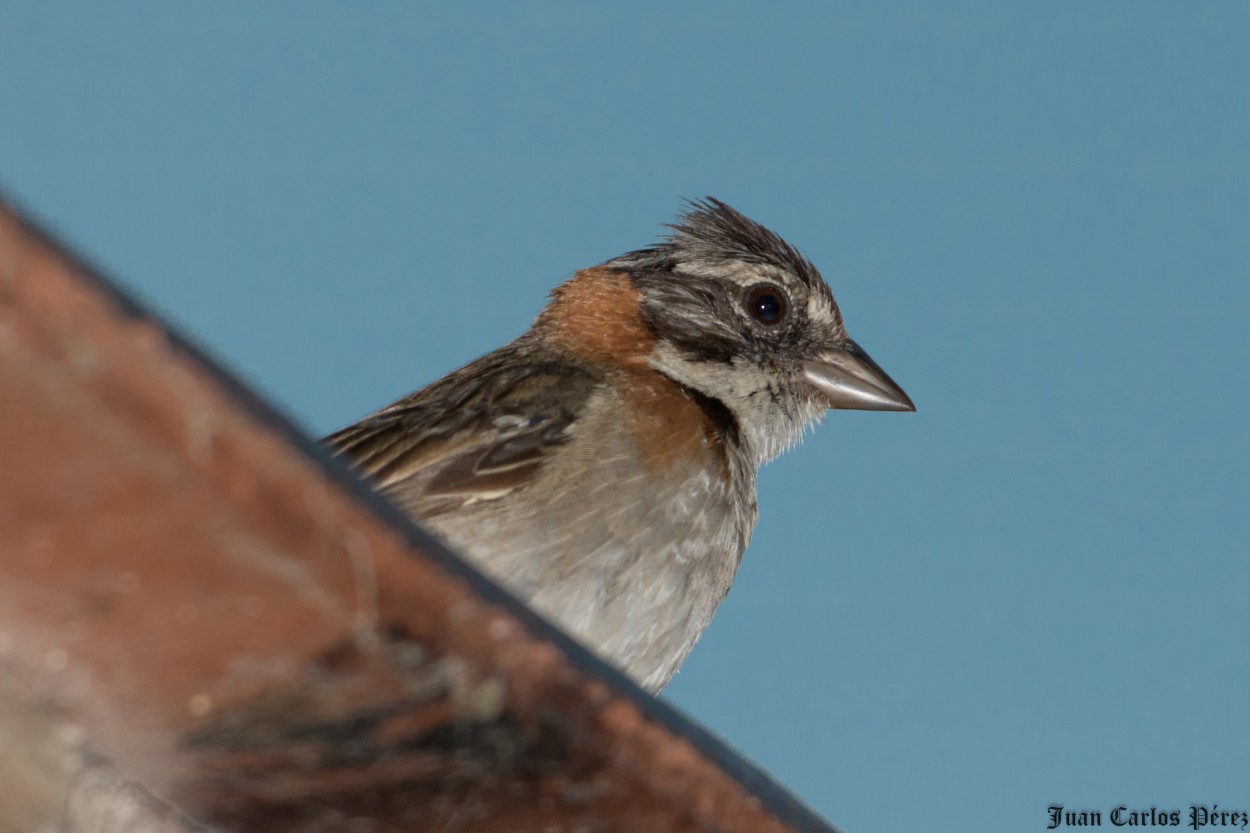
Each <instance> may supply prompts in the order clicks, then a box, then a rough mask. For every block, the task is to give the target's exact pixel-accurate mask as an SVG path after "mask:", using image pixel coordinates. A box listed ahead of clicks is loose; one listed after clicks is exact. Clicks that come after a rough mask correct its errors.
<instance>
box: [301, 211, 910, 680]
mask: <svg viewBox="0 0 1250 833" xmlns="http://www.w3.org/2000/svg"><path fill="white" fill-rule="evenodd" d="M666 229H667V230H666V232H665V233H664V234H663V235H662V236H661V238H660V239H659V241H658V242H656V243H655V244H653V245H651V246H648V247H646V248H642V249H638V250H636V251H631V252H629V253H626V254H623V255H620V256H619V257H615V258H613V259H611V260H608V261H605V262H603V263H601V264H599V265H598V266H593V267H590V268H585V269H581V270H579V271H576V272H574V273H573V274H572V277H571V278H569V279H568V280H566V281H565V282H563V283H561V284H560V285H559V286H557V287H556V288H555V289H554V290H552V292H551V294H550V299H549V302H548V303H547V305H546V306H545V307H544V308H543V309H542V310H541V312H540V313H539V314H538V316H537V318H536V319H535V320H534V322H533V324H532V326H531V327H530V329H529V330H528V331H526V332H525V333H523V334H522V335H520V336H519V337H518V338H516V339H515V340H514V341H512V342H511V343H509V344H507V345H505V346H503V347H500V348H499V349H497V350H495V351H494V352H491V353H487V354H486V355H484V356H482V357H481V358H479V359H477V360H475V361H473V362H470V363H469V364H467V365H465V366H464V367H461V368H460V369H458V370H456V371H454V372H452V373H450V374H448V375H447V376H444V377H443V378H441V379H439V380H437V381H435V382H433V383H432V384H430V385H428V386H427V387H425V388H422V389H420V390H418V391H416V392H415V393H411V394H409V395H407V396H404V397H403V398H401V399H399V400H397V401H395V402H394V403H393V404H391V405H388V406H386V407H384V408H382V409H381V410H379V411H377V412H375V413H373V414H371V415H369V416H366V417H364V418H363V419H361V420H360V421H358V422H356V423H353V424H351V425H349V426H347V427H345V428H343V429H341V430H339V431H337V432H335V433H333V434H331V435H329V436H328V437H326V438H325V439H324V442H325V444H326V445H327V446H328V447H329V449H330V450H331V451H332V453H334V454H337V455H339V456H341V458H342V459H344V460H345V461H346V462H347V463H348V464H349V465H350V466H352V467H354V468H355V469H356V470H358V472H359V473H360V474H361V475H363V476H364V477H365V479H366V480H368V481H369V482H370V483H371V485H372V486H373V487H374V488H375V489H376V490H379V491H380V492H382V493H383V494H384V495H386V496H387V497H389V498H390V500H391V501H393V502H394V503H395V504H396V505H397V506H398V507H399V508H400V509H401V510H402V511H403V512H405V513H406V514H408V515H410V516H411V517H412V518H413V519H414V520H415V521H417V522H418V524H419V525H421V526H423V527H424V528H425V529H426V530H428V531H430V532H432V533H433V534H434V535H435V536H436V537H437V538H439V539H441V540H442V541H443V542H445V543H447V544H448V545H450V546H451V547H452V549H453V550H455V551H458V552H459V553H461V554H462V555H463V556H464V557H465V558H466V559H467V560H468V561H469V562H470V563H471V564H473V565H475V566H476V567H478V568H479V569H480V570H481V571H483V572H484V573H486V574H487V575H488V576H490V577H491V578H493V579H494V580H496V581H497V582H499V583H501V584H502V585H503V586H504V587H506V588H507V589H508V590H510V591H511V592H512V593H513V594H514V595H516V596H518V597H519V598H520V599H521V600H523V601H524V602H526V603H527V604H528V605H529V606H530V607H531V608H532V609H534V610H536V611H538V613H539V614H540V615H542V616H545V617H546V618H548V619H549V620H551V621H553V622H554V623H555V624H556V625H558V626H559V627H561V628H562V629H563V630H564V631H565V632H566V633H568V634H570V635H572V636H573V637H574V638H575V639H577V640H578V641H580V642H581V643H582V644H584V645H585V646H586V647H588V648H590V649H591V650H593V651H594V652H596V653H597V654H598V655H599V656H600V657H601V658H603V659H605V660H606V661H608V662H609V663H610V664H612V665H614V666H615V667H616V668H618V669H619V670H621V671H623V672H624V673H625V674H626V676H628V677H630V678H631V679H632V680H633V681H634V682H636V683H637V684H638V685H639V686H641V687H642V688H643V689H644V690H646V691H648V692H652V693H656V692H659V691H660V690H662V689H663V688H664V686H665V685H667V684H668V683H669V681H670V680H671V679H672V678H673V676H674V674H676V673H677V670H678V669H679V668H680V666H681V665H682V663H683V662H685V660H686V658H687V656H688V655H689V654H690V652H691V649H692V648H693V647H694V645H695V643H696V641H697V640H698V639H699V637H700V636H701V635H702V634H703V632H704V630H705V629H706V628H707V627H708V625H709V623H710V622H711V620H712V615H713V613H714V612H715V610H716V608H717V606H718V605H719V604H720V602H721V600H722V599H724V598H725V595H726V593H727V592H728V590H729V587H730V584H731V583H732V582H733V579H734V575H735V573H736V572H737V570H738V566H739V564H740V563H741V561H742V556H743V553H744V552H745V550H746V548H747V544H748V543H749V541H750V539H751V534H752V531H753V529H754V527H755V523H756V519H757V517H758V513H759V510H758V503H757V499H756V478H757V474H758V470H759V468H760V467H761V466H763V465H764V464H765V463H767V462H769V461H770V460H772V459H774V458H775V457H777V456H778V455H779V454H781V453H782V452H783V451H785V450H786V449H788V448H790V447H791V446H794V445H796V444H797V443H798V442H799V441H800V440H801V439H802V437H803V436H804V434H805V433H806V431H807V429H808V428H809V427H810V426H812V425H813V424H814V423H816V422H817V421H819V420H820V419H821V418H822V417H823V416H824V415H825V414H826V412H827V411H829V410H832V409H857V410H870V411H914V410H915V406H914V405H913V403H912V401H911V399H909V398H908V396H907V394H906V393H904V392H903V389H902V388H901V387H899V385H898V384H897V383H895V382H894V381H893V380H892V379H891V378H890V377H889V375H887V374H886V372H885V371H884V370H882V369H881V367H880V366H878V365H877V363H876V362H874V361H873V360H872V359H871V358H870V357H869V355H868V354H867V353H866V352H865V351H864V350H863V349H862V348H861V347H860V346H859V345H858V344H857V343H856V342H855V341H853V340H852V339H851V338H850V336H849V335H848V334H847V329H846V326H845V324H844V322H843V316H842V312H841V310H840V308H839V306H838V304H837V302H836V301H835V300H834V296H833V293H832V292H831V290H830V288H829V286H828V284H827V283H826V282H825V280H824V278H822V277H821V274H820V272H819V271H817V269H816V267H815V266H814V265H813V264H812V262H811V261H810V260H809V259H808V258H807V257H806V256H804V255H803V254H802V253H800V251H799V250H798V249H796V248H794V247H793V246H791V245H790V244H789V243H787V242H786V241H785V240H783V239H782V238H781V237H780V236H778V235H777V234H775V233H774V232H772V231H770V230H769V229H767V228H765V227H764V226H763V225H760V224H759V223H757V222H755V221H753V220H751V219H749V218H748V217H746V216H745V215H743V214H741V213H739V212H738V211H737V210H735V209H734V208H731V207H730V206H729V205H727V204H726V203H724V202H721V201H720V200H717V199H715V198H713V197H705V198H703V199H701V200H691V201H687V202H686V203H685V205H684V207H683V209H682V211H681V213H680V214H679V215H678V217H677V220H676V221H675V222H674V223H671V224H667V226H666Z"/></svg>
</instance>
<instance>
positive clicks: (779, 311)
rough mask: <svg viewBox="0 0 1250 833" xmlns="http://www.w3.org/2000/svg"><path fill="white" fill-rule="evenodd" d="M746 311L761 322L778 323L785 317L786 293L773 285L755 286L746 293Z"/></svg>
mask: <svg viewBox="0 0 1250 833" xmlns="http://www.w3.org/2000/svg"><path fill="white" fill-rule="evenodd" d="M746 305H747V312H749V313H751V317H752V318H754V319H755V320H756V321H758V322H760V323H761V324H768V325H769V326H771V325H773V324H780V323H781V322H782V321H783V320H785V317H786V309H787V304H786V294H785V293H784V292H782V291H781V290H780V289H778V288H777V287H775V286H769V285H767V284H766V285H764V286H757V287H755V288H754V289H752V290H751V291H750V292H748V293H747V300H746Z"/></svg>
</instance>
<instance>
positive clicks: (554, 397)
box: [325, 354, 596, 517]
mask: <svg viewBox="0 0 1250 833" xmlns="http://www.w3.org/2000/svg"><path fill="white" fill-rule="evenodd" d="M595 382H596V380H595V378H594V377H593V376H592V375H591V374H590V373H588V372H586V371H585V370H582V369H580V368H576V367H572V366H569V365H567V364H561V363H547V364H544V363H532V362H518V361H508V360H507V359H506V358H500V357H497V356H495V355H494V354H492V355H491V356H487V357H485V358H483V359H480V360H479V361H477V362H474V363H473V364H471V365H469V366H467V367H465V368H462V369H461V370H459V371H457V372H456V373H453V374H452V375H450V376H448V377H446V378H444V379H442V380H440V381H439V382H436V383H435V384H433V385H431V386H430V387H428V388H425V389H423V390H420V391H418V392H416V393H414V394H412V395H410V396H408V397H405V398H404V399H401V400H399V401H398V402H396V403H395V404H393V405H391V406H389V407H387V408H384V409H383V410H381V411H379V412H377V413H376V414H373V415H372V416H368V417H366V418H364V419H362V420H361V421H360V422H357V423H355V424H353V425H350V426H348V427H346V428H344V429H342V430H340V431H338V432H336V433H334V434H331V435H330V436H329V437H327V438H326V439H325V443H326V444H327V445H328V446H330V448H331V449H332V450H334V451H336V452H337V453H339V454H341V455H343V456H344V457H346V458H347V459H348V460H350V461H351V462H352V463H353V465H355V466H356V467H357V468H358V469H359V470H360V471H361V472H362V473H363V474H364V475H365V476H366V477H368V478H369V479H370V480H372V481H373V483H374V485H375V486H376V487H377V488H378V489H379V490H381V491H383V492H385V493H387V494H389V495H390V496H391V497H393V498H394V499H395V500H396V501H397V502H398V503H399V504H400V506H402V507H403V508H405V509H406V510H408V511H411V512H413V513H415V514H417V515H419V516H422V517H430V516H433V515H437V514H441V513H443V512H447V511H452V510H454V509H457V508H460V507H462V506H465V505H467V504H469V503H476V502H478V501H482V500H490V499H495V498H500V497H503V496H504V495H506V494H509V493H511V492H513V491H515V490H517V489H520V488H523V487H524V486H526V485H527V484H528V483H530V482H531V481H532V480H533V479H534V477H535V475H536V474H537V473H538V471H539V470H540V469H541V468H542V466H543V464H544V463H545V462H546V460H547V459H549V457H550V454H551V452H552V451H553V450H554V449H556V448H557V447H559V446H560V445H563V444H564V443H565V442H567V441H568V439H569V429H570V428H571V426H572V425H573V424H574V422H575V420H576V418H577V414H578V413H579V412H580V411H581V406H582V404H583V403H584V402H585V400H586V398H587V397H588V396H589V395H590V391H591V390H592V389H593V387H594V384H595Z"/></svg>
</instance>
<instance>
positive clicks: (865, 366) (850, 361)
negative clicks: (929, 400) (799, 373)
mask: <svg viewBox="0 0 1250 833" xmlns="http://www.w3.org/2000/svg"><path fill="white" fill-rule="evenodd" d="M803 376H804V377H805V378H806V379H807V382H808V384H810V385H811V386H812V387H814V388H815V389H816V390H818V391H820V392H821V393H822V394H824V396H825V399H826V401H828V403H829V407H830V408H838V409H841V410H853V411H914V410H916V406H915V405H913V404H912V401H911V399H909V398H908V397H907V394H905V393H903V389H902V388H900V387H899V386H898V385H897V384H895V382H894V380H893V379H891V378H890V376H889V374H888V373H886V372H885V371H884V370H882V369H881V367H880V366H879V365H878V364H877V363H876V362H874V361H873V360H872V357H871V356H869V355H868V354H867V353H865V352H864V349H863V348H862V347H860V346H859V345H858V344H856V343H855V342H853V341H851V340H850V339H849V338H848V339H847V340H846V341H845V342H844V343H843V344H842V346H841V347H839V348H838V349H836V350H828V351H826V352H824V353H821V354H820V355H818V356H816V357H814V358H812V359H808V360H807V361H805V362H803Z"/></svg>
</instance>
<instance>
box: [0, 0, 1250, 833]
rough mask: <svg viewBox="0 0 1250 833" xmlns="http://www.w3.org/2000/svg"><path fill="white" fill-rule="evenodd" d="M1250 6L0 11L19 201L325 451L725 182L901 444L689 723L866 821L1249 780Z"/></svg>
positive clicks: (786, 524)
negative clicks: (864, 374)
mask: <svg viewBox="0 0 1250 833" xmlns="http://www.w3.org/2000/svg"><path fill="white" fill-rule="evenodd" d="M1248 40H1250V5H1247V4H1245V3H1243V2H1208V3H1202V4H1182V3H1163V2H1149V1H1148V0H1133V2H1104V3H1098V4H1084V3H1015V2H977V3H974V2H950V3H942V4H935V3H923V2H897V3H891V4H880V3H859V4H847V3H819V4H818V3H810V4H803V3H781V4H771V3H770V4H764V3H754V4H753V3H732V2H726V3H690V4H663V3H648V2H641V3H640V2H634V3H629V4H615V5H614V6H612V7H608V6H607V5H606V4H578V3H547V4H541V5H532V6H529V7H525V8H522V6H521V4H495V5H491V4H485V5H474V6H472V7H470V6H469V5H457V6H452V5H451V4H448V5H445V6H442V7H432V6H418V5H417V4H410V5H409V4H399V3H375V4H337V3H312V2H301V3H294V2H287V3H276V2H275V3H265V4H250V5H245V4H225V3H223V4H199V5H192V4H176V5H175V4H161V3H133V2H122V3H116V4H110V5H109V6H108V7H107V10H106V9H105V7H102V6H98V5H90V4H74V3H68V4H57V5H56V6H53V5H51V4H43V5H41V6H39V7H36V6H35V4H22V5H21V6H19V5H18V4H15V3H9V2H0V73H2V74H3V77H4V78H6V79H8V80H7V81H6V83H5V84H4V85H3V86H2V87H0V187H3V188H4V189H5V190H6V191H7V192H8V193H10V194H12V195H15V196H16V197H17V198H18V199H19V200H20V201H21V202H22V204H23V205H24V206H25V207H26V208H27V209H29V210H30V211H32V212H33V213H34V214H35V215H36V216H38V217H39V218H41V219H42V220H43V221H45V222H46V223H48V224H49V225H51V227H52V228H54V229H55V230H56V231H57V232H58V233H59V234H61V235H62V236H64V237H65V238H66V239H68V240H70V241H71V242H73V243H74V244H75V245H76V246H78V247H79V248H80V249H82V250H83V251H85V252H87V253H88V254H89V255H90V256H91V257H92V258H93V259H94V260H95V261H96V262H97V263H99V264H101V265H103V266H104V267H105V268H106V269H107V270H108V271H109V272H111V273H112V274H114V275H117V276H119V277H120V278H121V279H122V280H123V281H124V282H125V283H126V284H127V285H128V286H129V287H130V288H132V289H133V290H134V291H135V292H136V293H138V294H139V296H140V297H142V298H143V299H144V300H145V301H146V302H147V303H149V304H151V305H152V306H154V307H155V308H157V309H158V310H160V311H161V312H162V313H163V314H165V315H166V316H168V317H169V318H170V319H171V320H173V321H174V322H176V323H177V324H178V325H179V326H181V327H183V328H184V329H186V330H187V331H188V332H189V333H190V334H191V336H192V337H193V338H194V339H195V340H196V341H198V342H199V343H200V344H202V345H204V346H205V347H206V348H207V349H208V350H209V351H210V352H211V353H213V354H214V355H216V356H218V357H220V358H221V359H222V360H223V361H224V362H225V363H226V364H227V365H228V366H230V367H231V368H233V369H234V370H235V371H236V372H237V373H239V374H240V375H241V376H242V377H243V378H245V379H247V380H248V381H249V382H251V383H252V384H253V385H255V386H256V387H257V388H258V389H260V390H261V391H262V392H264V394H266V395H267V396H269V397H270V398H272V399H273V400H274V401H275V402H276V403H278V405H279V406H280V407H281V408H282V409H284V410H285V411H286V412H287V413H288V414H290V415H291V416H292V417H293V418H294V419H295V420H297V421H298V422H299V423H301V424H303V425H304V426H306V427H307V428H308V429H309V431H311V432H315V433H324V432H326V431H329V430H331V429H333V428H336V427H338V426H340V425H342V424H344V423H346V422H349V421H351V420H353V419H355V418H357V417H359V416H361V415H362V414H364V413H365V412H367V411H369V410H371V409H373V408H375V407H377V406H379V405H382V404H384V403H386V402H388V401H390V400H391V399H393V398H394V397H396V396H398V395H400V394H402V393H405V392H407V391H409V390H412V389H414V388H416V387H419V386H421V385H422V384H424V383H426V382H428V381H431V380H433V379H434V378H436V377H438V376H439V375H441V374H442V373H444V372H446V371H448V370H451V369H452V368H454V367H456V366H458V365H460V364H462V363H463V362H465V361H467V360H469V359H471V358H473V357H475V356H476V355H479V354H480V353H483V352H485V351H487V350H489V349H491V348H493V347H495V346H497V345H499V344H502V343H504V342H505V341H507V340H509V339H511V338H512V337H513V336H515V335H516V334H518V333H519V332H521V331H522V330H523V329H524V328H525V327H526V326H528V323H529V321H530V320H531V319H532V317H533V316H534V314H535V313H536V312H537V311H538V309H539V307H540V306H541V304H542V302H543V299H544V297H545V293H546V292H547V291H548V290H549V289H550V288H551V287H552V286H553V285H555V283H557V282H558V281H559V280H561V279H562V278H564V277H566V276H567V275H568V274H570V273H571V272H572V271H574V270H575V269H577V268H580V267H583V266H587V265H591V264H595V263H598V262H600V261H603V260H605V259H607V258H609V257H611V256H613V255H616V254H619V253H621V252H624V251H627V250H630V249H633V248H637V247H639V246H641V245H645V244H647V243H649V242H650V241H651V240H653V239H654V237H655V235H656V233H657V232H658V231H659V224H660V223H663V222H666V221H668V220H670V219H672V217H673V215H674V213H675V211H676V210H677V208H678V206H679V199H680V198H682V197H696V196H702V195H704V194H711V195H714V196H717V197H719V198H721V199H724V200H726V201H728V202H730V203H731V204H732V205H734V206H736V207H737V208H739V209H741V210H742V211H744V212H746V213H747V214H749V215H750V216H752V217H754V218H756V219H758V220H760V221H762V222H765V223H766V224H768V225H770V226H771V227H773V228H774V229H775V230H777V231H778V232H779V233H781V234H783V235H784V236H786V237H787V238H788V239H789V240H790V241H791V242H793V243H794V244H795V245H797V246H799V247H800V248H801V249H803V250H804V251H805V252H806V253H807V254H808V255H809V256H810V257H811V258H812V259H813V260H814V261H815V262H816V263H817V265H818V266H819V267H820V268H821V269H822V271H823V272H824V274H825V276H826V278H827V279H828V280H829V282H830V284H831V285H832V287H833V289H834V292H835V294H836V295H837V297H838V299H839V301H840V302H841V304H842V307H843V311H844V313H845V316H846V320H847V323H848V326H849V328H850V331H851V333H852V335H854V336H855V338H856V339H857V340H858V341H859V342H860V343H861V344H863V345H864V346H865V348H866V349H868V351H869V352H871V354H872V355H873V357H874V358H875V359H877V361H879V362H880V363H881V364H882V365H883V366H884V367H886V368H887V369H888V370H889V372H890V373H891V374H892V375H893V376H894V378H895V379H897V380H898V381H899V382H900V383H901V384H902V385H903V386H904V387H905V388H906V389H907V391H908V393H909V394H911V396H912V398H913V399H914V400H915V401H916V403H917V405H918V406H919V412H918V413H917V414H915V415H899V414H861V413H836V414H833V415H832V416H831V417H830V418H829V419H828V420H827V421H826V423H825V424H824V425H823V426H822V427H821V428H820V429H819V430H818V431H817V432H816V433H815V434H814V435H813V436H812V437H811V438H810V439H809V440H808V442H807V443H806V444H805V445H804V446H803V447H802V448H800V449H799V450H797V451H796V452H793V453H791V454H790V455H788V456H787V457H784V458H783V459H782V460H780V461H778V462H777V463H775V464H773V465H772V466H770V467H769V468H768V469H766V470H765V471H764V473H763V475H762V478H761V482H760V503H761V521H760V525H759V527H758V528H757V530H756V537H755V541H754V543H753V544H752V547H751V549H750V550H749V551H748V553H747V557H746V559H745V562H744V564H743V567H742V570H741V573H740V575H739V578H738V581H737V583H736V584H735V586H734V588H733V590H732V592H731V593H730V595H729V598H728V600H727V602H726V603H725V605H724V606H723V607H722V609H721V612H720V613H719V614H718V615H717V618H716V620H715V622H714V623H713V626H712V628H711V630H710V631H709V632H708V634H707V636H706V637H705V638H704V640H703V641H702V642H701V643H700V645H699V647H698V648H697V649H696V650H695V653H694V655H693V657H692V658H691V660H690V662H689V663H688V664H687V666H686V668H685V670H683V672H682V673H681V674H680V675H679V676H678V678H677V680H676V681H675V682H674V684H673V685H672V686H671V687H670V688H669V690H668V692H667V694H666V696H667V697H668V698H669V699H670V700H671V701H672V702H674V703H675V704H676V705H678V706H679V707H680V708H682V709H684V710H686V711H687V712H689V713H690V714H692V715H693V716H694V717H695V718H696V719H698V720H699V721H701V722H703V723H704V724H706V725H707V726H709V727H710V728H711V729H713V730H714V731H716V732H717V733H719V734H721V735H723V736H724V737H725V738H726V739H728V741H729V742H730V743H731V744H732V745H734V746H736V747H738V748H739V749H741V750H742V751H744V752H745V753H746V754H747V755H749V756H750V757H752V758H754V759H755V760H756V761H758V762H759V763H761V764H762V765H764V766H765V767H766V768H767V769H769V770H770V771H772V772H773V773H774V774H776V775H777V776H778V777H779V778H780V779H781V780H783V781H784V782H786V783H787V784H789V785H790V786H791V787H792V788H793V789H795V790H796V791H797V792H798V793H799V794H800V795H802V796H803V797H804V798H805V799H806V800H807V801H809V802H810V803H811V804H813V805H814V806H815V807H816V808H817V809H819V810H820V811H821V812H822V813H823V814H824V815H826V816H827V817H829V818H830V819H831V820H832V821H834V822H835V823H837V824H839V825H841V826H842V827H844V828H845V829H846V830H848V831H849V833H867V832H868V831H913V830H917V829H928V830H939V831H941V830H952V831H953V830H959V831H968V830H1001V829H1018V830H1042V829H1044V828H1045V821H1046V807H1047V806H1048V805H1050V804H1052V803H1060V804H1064V805H1066V806H1068V807H1088V808H1091V809H1102V810H1103V811H1104V812H1106V811H1107V810H1109V809H1110V808H1112V807H1115V806H1117V805H1119V804H1127V805H1129V806H1130V807H1133V806H1141V807H1146V808H1149V807H1150V806H1157V807H1160V808H1182V809H1183V808H1185V807H1187V806H1188V805H1189V804H1190V803H1191V802H1206V803H1210V802H1219V803H1220V804H1222V805H1225V806H1230V807H1234V806H1235V807H1237V808H1239V809H1246V806H1247V804H1250V796H1248V795H1247V794H1246V792H1245V785H1246V784H1247V783H1248V780H1247V779H1248V776H1250V723H1248V722H1247V720H1246V704H1247V703H1248V702H1250V667H1248V666H1247V664H1246V661H1245V653H1246V647H1245V646H1246V644H1247V636H1248V633H1247V631H1248V628H1247V610H1248V609H1250V560H1248V559H1247V544H1246V542H1247V539H1248V538H1250V511H1248V498H1250V442H1248V438H1247V429H1248V427H1250V394H1248V393H1247V385H1246V382H1245V379H1246V378H1247V376H1248V375H1250V337H1248V336H1247V321H1248V320H1250V281H1248V278H1250V274H1248V271H1250V95H1247V93H1246V87H1247V83H1248V81H1250V49H1247V48H1246V43H1247V42H1248Z"/></svg>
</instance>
